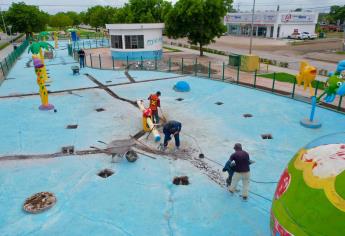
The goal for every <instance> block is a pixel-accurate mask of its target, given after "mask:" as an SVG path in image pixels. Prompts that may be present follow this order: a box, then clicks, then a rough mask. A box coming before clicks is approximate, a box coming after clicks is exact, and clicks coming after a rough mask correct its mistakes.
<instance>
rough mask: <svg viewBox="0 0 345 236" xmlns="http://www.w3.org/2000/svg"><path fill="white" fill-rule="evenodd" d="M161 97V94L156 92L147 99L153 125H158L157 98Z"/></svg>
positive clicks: (158, 102) (159, 103) (158, 104)
mask: <svg viewBox="0 0 345 236" xmlns="http://www.w3.org/2000/svg"><path fill="white" fill-rule="evenodd" d="M160 96H161V92H159V91H158V92H156V93H155V94H151V95H150V96H149V98H148V100H150V109H151V110H152V122H153V123H154V124H158V123H159V115H158V107H160V106H161V101H160V100H159V97H160Z"/></svg>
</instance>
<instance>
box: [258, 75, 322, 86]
mask: <svg viewBox="0 0 345 236" xmlns="http://www.w3.org/2000/svg"><path fill="white" fill-rule="evenodd" d="M258 76H260V77H264V78H268V79H273V77H274V73H269V74H260V75H258ZM275 77H276V80H277V81H281V82H286V83H291V84H293V83H294V81H295V77H296V76H295V75H292V74H289V73H284V72H278V73H275ZM316 85H317V81H313V82H312V83H311V86H312V87H313V88H316ZM319 89H324V83H322V82H320V83H319Z"/></svg>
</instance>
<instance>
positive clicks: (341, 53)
mask: <svg viewBox="0 0 345 236" xmlns="http://www.w3.org/2000/svg"><path fill="white" fill-rule="evenodd" d="M336 54H340V55H345V52H336Z"/></svg>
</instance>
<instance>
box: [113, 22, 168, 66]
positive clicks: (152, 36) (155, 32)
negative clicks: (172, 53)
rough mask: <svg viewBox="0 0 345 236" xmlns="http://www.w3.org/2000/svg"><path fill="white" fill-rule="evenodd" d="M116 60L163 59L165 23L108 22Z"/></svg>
mask: <svg viewBox="0 0 345 236" xmlns="http://www.w3.org/2000/svg"><path fill="white" fill-rule="evenodd" d="M106 28H107V29H108V31H109V34H110V38H111V44H110V50H111V55H112V57H113V58H114V60H127V59H128V60H141V59H161V57H162V47H163V37H162V33H163V29H164V24H161V23H159V24H106Z"/></svg>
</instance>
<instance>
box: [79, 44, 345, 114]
mask: <svg viewBox="0 0 345 236" xmlns="http://www.w3.org/2000/svg"><path fill="white" fill-rule="evenodd" d="M99 50H100V51H99ZM102 50H103V51H102ZM98 52H101V53H98ZM107 54H108V55H107ZM73 56H74V58H75V59H76V60H77V61H78V53H77V50H74V53H73ZM84 63H85V66H87V67H91V68H96V69H108V70H125V69H127V70H151V71H161V72H171V73H175V74H180V75H186V76H187V75H190V76H197V77H203V78H208V79H211V80H218V81H223V82H226V83H232V84H237V85H240V86H245V87H249V88H253V89H258V90H262V91H266V92H269V93H274V94H277V95H280V96H284V97H287V98H291V99H295V100H299V101H303V102H307V103H310V92H309V90H304V89H303V86H298V85H297V81H296V78H294V79H293V80H292V81H290V82H284V81H281V80H280V79H279V78H277V77H278V76H276V75H277V74H276V73H272V75H273V76H272V78H266V77H263V76H261V74H265V73H266V71H265V69H264V68H263V70H262V71H261V70H258V71H255V72H243V71H241V70H240V66H239V65H237V66H231V65H228V62H224V61H219V60H216V59H215V60H210V61H208V60H207V58H206V59H205V58H200V57H195V56H194V57H193V56H191V57H179V56H178V54H177V55H175V56H167V55H164V57H163V58H162V59H160V60H158V59H156V60H145V59H143V58H141V59H140V60H137V61H131V60H129V59H128V58H127V59H126V60H115V59H114V58H113V57H112V56H110V55H109V49H97V50H86V56H85V62H84ZM325 86H326V85H325V82H321V81H314V83H313V87H314V89H313V94H314V95H315V96H319V95H321V94H322V93H323V92H324V88H325ZM342 100H343V97H339V96H337V97H336V99H335V100H334V101H333V102H332V103H323V102H320V103H319V106H322V107H326V108H329V109H332V110H336V111H339V112H342V113H345V102H343V101H342ZM321 101H322V99H321Z"/></svg>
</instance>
